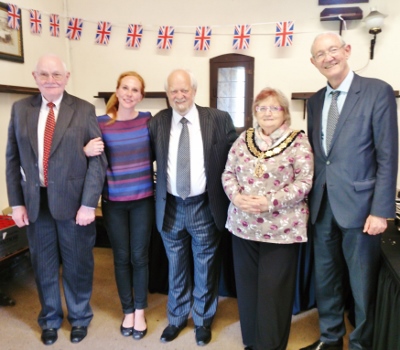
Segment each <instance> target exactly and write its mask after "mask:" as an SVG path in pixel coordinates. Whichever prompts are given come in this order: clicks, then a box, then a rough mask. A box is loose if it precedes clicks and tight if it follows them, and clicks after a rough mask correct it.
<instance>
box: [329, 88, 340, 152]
mask: <svg viewBox="0 0 400 350" xmlns="http://www.w3.org/2000/svg"><path fill="white" fill-rule="evenodd" d="M331 95H332V101H331V105H330V107H329V111H328V122H327V125H326V154H328V153H329V151H330V149H331V142H332V138H333V134H334V132H335V129H336V124H337V122H338V120H339V108H338V105H337V99H338V97H339V95H340V91H332V92H331Z"/></svg>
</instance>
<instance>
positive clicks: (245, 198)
mask: <svg viewBox="0 0 400 350" xmlns="http://www.w3.org/2000/svg"><path fill="white" fill-rule="evenodd" d="M232 203H233V204H234V205H235V206H236V207H238V208H239V209H240V210H242V211H244V212H245V213H248V214H260V213H261V212H263V211H266V210H267V209H268V203H267V198H265V197H264V196H249V195H246V194H241V193H238V194H237V195H236V196H235V197H234V198H233V200H232Z"/></svg>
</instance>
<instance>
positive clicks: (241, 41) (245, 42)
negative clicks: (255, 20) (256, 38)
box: [232, 24, 251, 50]
mask: <svg viewBox="0 0 400 350" xmlns="http://www.w3.org/2000/svg"><path fill="white" fill-rule="evenodd" d="M250 34H251V25H248V24H246V25H240V24H238V25H236V26H235V32H234V34H233V45H232V47H233V49H234V50H245V49H248V48H249V45H250Z"/></svg>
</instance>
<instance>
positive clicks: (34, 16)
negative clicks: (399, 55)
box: [7, 3, 347, 51]
mask: <svg viewBox="0 0 400 350" xmlns="http://www.w3.org/2000/svg"><path fill="white" fill-rule="evenodd" d="M21 9H22V10H24V11H27V12H29V21H30V32H31V34H34V35H41V33H42V30H46V26H47V30H49V32H50V35H51V36H53V37H60V36H63V34H62V33H61V32H60V19H62V20H64V21H65V23H66V31H65V37H66V38H68V39H69V40H75V41H78V40H80V38H81V36H82V31H83V30H84V23H85V22H88V23H93V24H95V25H96V26H97V29H96V33H95V35H94V36H93V42H94V43H95V44H98V45H108V44H109V42H110V41H111V40H112V38H111V37H112V28H113V27H119V28H126V38H125V46H126V47H129V48H134V49H140V46H141V42H142V36H143V32H156V31H157V41H156V43H155V45H156V47H157V48H158V49H160V50H169V49H171V48H172V46H173V41H174V36H175V34H176V33H179V34H188V35H193V49H194V50H198V51H207V50H209V49H210V46H211V45H212V37H213V36H228V35H229V36H231V37H232V49H233V50H247V49H249V48H250V41H251V37H252V36H254V35H264V36H265V35H274V36H275V39H274V46H275V47H286V46H291V45H292V44H293V41H294V35H295V31H294V24H295V22H294V21H292V20H291V21H278V22H262V23H252V24H234V25H233V24H232V25H207V26H173V25H161V26H155V25H143V24H142V23H137V24H125V25H122V24H120V23H119V24H118V23H117V24H112V23H111V22H107V21H93V20H90V19H81V18H77V17H66V16H62V15H59V14H53V13H46V12H44V11H39V10H34V9H24V8H19V7H18V6H17V5H14V4H10V3H9V4H8V18H7V24H8V26H9V28H11V29H15V30H19V28H20V26H21ZM336 16H338V15H336ZM43 17H46V19H47V18H48V19H47V20H46V22H47V23H44V22H43V21H42V18H43ZM339 19H340V20H342V21H343V22H344V27H345V28H346V22H345V21H344V20H343V18H341V15H339ZM318 20H321V18H318ZM267 25H273V26H274V27H275V32H267V33H252V28H253V27H256V26H267ZM223 27H224V28H227V27H231V33H230V34H229V33H215V29H217V28H223ZM346 29H347V28H346ZM297 33H298V32H297ZM303 33H304V32H303Z"/></svg>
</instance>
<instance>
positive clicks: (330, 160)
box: [308, 74, 398, 228]
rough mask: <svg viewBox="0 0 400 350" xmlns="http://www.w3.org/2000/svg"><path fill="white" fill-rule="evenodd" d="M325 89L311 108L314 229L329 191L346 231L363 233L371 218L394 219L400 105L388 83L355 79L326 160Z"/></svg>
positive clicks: (331, 202)
mask: <svg viewBox="0 0 400 350" xmlns="http://www.w3.org/2000/svg"><path fill="white" fill-rule="evenodd" d="M325 92H326V88H323V89H321V90H320V91H318V92H317V93H316V94H315V95H314V96H312V97H311V98H310V100H309V102H308V136H309V140H310V143H311V146H312V148H313V151H314V162H315V171H314V185H313V188H312V191H311V193H310V195H309V199H310V211H311V221H312V223H315V221H316V219H317V216H318V212H319V209H320V206H321V201H322V196H323V193H324V190H325V186H326V190H327V193H328V197H329V203H330V205H331V208H332V211H333V214H334V216H335V218H336V220H337V222H338V224H339V225H340V226H342V227H343V228H356V227H363V226H364V223H365V220H366V218H367V217H368V215H370V214H371V215H375V216H379V217H385V218H391V217H394V215H395V193H396V182H397V166H398V130H397V105H396V101H395V97H394V93H393V89H392V87H391V86H390V85H388V84H387V83H385V82H383V81H381V80H377V79H371V78H363V77H360V76H359V75H357V74H355V75H354V79H353V82H352V84H351V86H350V90H349V92H348V95H347V98H346V101H345V103H344V105H343V108H342V111H341V113H340V118H339V121H338V124H337V126H336V130H335V133H334V135H333V139H332V144H331V150H330V153H329V154H328V155H325V152H324V149H323V147H322V139H321V127H322V125H321V118H322V108H323V104H324V98H325Z"/></svg>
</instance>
